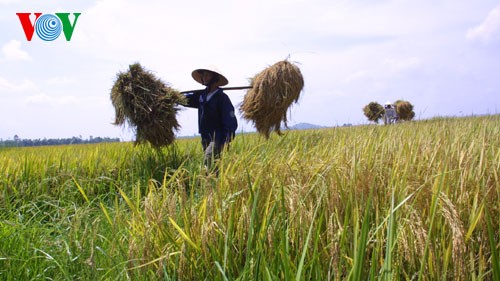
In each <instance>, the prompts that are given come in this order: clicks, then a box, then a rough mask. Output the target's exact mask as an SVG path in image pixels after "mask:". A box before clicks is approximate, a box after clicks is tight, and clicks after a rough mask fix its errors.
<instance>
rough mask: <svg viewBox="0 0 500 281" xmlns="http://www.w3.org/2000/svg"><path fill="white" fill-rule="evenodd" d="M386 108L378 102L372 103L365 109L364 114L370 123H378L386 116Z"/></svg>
mask: <svg viewBox="0 0 500 281" xmlns="http://www.w3.org/2000/svg"><path fill="white" fill-rule="evenodd" d="M384 112H385V111H384V107H383V106H381V105H380V104H379V103H378V102H374V101H372V102H370V103H369V104H367V105H365V107H363V113H364V114H365V116H366V118H368V120H369V121H373V122H375V123H378V121H379V119H380V118H382V116H383V115H384Z"/></svg>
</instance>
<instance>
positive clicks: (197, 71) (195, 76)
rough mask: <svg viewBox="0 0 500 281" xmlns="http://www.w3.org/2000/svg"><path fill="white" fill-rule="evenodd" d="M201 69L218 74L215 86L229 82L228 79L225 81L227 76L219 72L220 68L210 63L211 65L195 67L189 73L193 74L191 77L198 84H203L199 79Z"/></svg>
mask: <svg viewBox="0 0 500 281" xmlns="http://www.w3.org/2000/svg"><path fill="white" fill-rule="evenodd" d="M203 71H210V72H212V73H214V74H216V75H218V76H219V81H218V82H217V87H220V86H225V85H227V84H228V83H229V81H227V78H226V77H225V76H224V75H222V74H221V72H220V70H219V69H218V68H217V67H215V66H212V65H211V66H209V67H206V68H198V69H195V70H193V72H192V73H191V76H193V79H194V80H196V82H198V83H200V84H203V81H202V80H201V74H202V72H203Z"/></svg>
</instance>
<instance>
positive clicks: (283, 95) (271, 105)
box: [240, 60, 304, 138]
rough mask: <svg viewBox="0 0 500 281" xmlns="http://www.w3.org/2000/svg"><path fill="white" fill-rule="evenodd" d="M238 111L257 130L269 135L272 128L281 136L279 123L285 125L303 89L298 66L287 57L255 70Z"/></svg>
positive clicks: (267, 136)
mask: <svg viewBox="0 0 500 281" xmlns="http://www.w3.org/2000/svg"><path fill="white" fill-rule="evenodd" d="M250 84H251V86H252V88H251V89H250V90H248V92H247V93H246V95H245V97H244V98H243V102H242V104H241V105H240V111H241V112H242V115H243V118H245V119H247V120H250V121H252V122H253V123H254V125H255V127H256V129H257V131H258V132H259V133H260V134H262V135H264V136H265V137H266V138H269V135H270V134H271V132H272V131H275V132H276V133H277V134H278V135H281V131H280V127H281V122H283V123H284V125H285V126H287V117H286V114H287V111H288V108H289V107H290V106H291V105H292V103H293V102H295V103H297V102H298V100H299V95H300V92H301V91H302V88H304V78H303V77H302V73H301V72H300V69H299V68H298V67H297V66H296V65H294V64H292V63H290V62H288V61H287V60H283V61H279V62H277V63H275V64H273V65H271V66H270V67H268V68H266V69H264V70H263V71H262V72H260V73H258V74H257V75H255V77H253V78H252V79H251V81H250Z"/></svg>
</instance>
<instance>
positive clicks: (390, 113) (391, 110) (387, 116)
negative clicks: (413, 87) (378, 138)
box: [384, 102, 398, 125]
mask: <svg viewBox="0 0 500 281" xmlns="http://www.w3.org/2000/svg"><path fill="white" fill-rule="evenodd" d="M384 110H385V113H384V124H385V125H387V124H395V123H396V121H397V119H398V115H397V113H396V108H395V107H394V105H393V104H392V103H390V102H386V103H385V105H384Z"/></svg>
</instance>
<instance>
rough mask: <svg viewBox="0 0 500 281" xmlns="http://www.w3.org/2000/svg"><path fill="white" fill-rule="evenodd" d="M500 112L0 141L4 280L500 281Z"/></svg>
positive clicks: (0, 241)
mask: <svg viewBox="0 0 500 281" xmlns="http://www.w3.org/2000/svg"><path fill="white" fill-rule="evenodd" d="M499 121H500V117H499V116H485V117H470V118H456V119H444V118H440V119H436V120H427V121H419V122H409V123H404V124H398V125H394V126H375V125H374V126H359V127H350V128H336V129H322V130H311V131H293V132H288V133H287V134H285V135H284V136H283V137H277V136H272V137H271V138H270V139H269V140H267V141H266V140H265V139H264V138H262V137H259V136H257V135H253V134H248V135H239V136H238V137H237V138H236V140H235V141H234V143H233V144H232V145H231V149H230V150H229V151H227V152H226V153H225V154H224V156H223V159H222V161H221V163H220V165H221V169H220V175H219V177H217V178H216V177H214V176H210V175H209V176H207V175H205V172H204V169H203V168H202V153H201V145H200V144H199V140H196V139H194V140H178V141H177V142H176V144H175V145H174V146H171V147H169V148H167V149H164V150H162V151H161V152H158V151H157V150H155V149H152V148H149V147H134V146H133V145H132V144H129V143H108V144H94V145H74V146H57V147H38V148H15V149H12V148H10V149H2V150H0V209H1V210H0V279H2V280H31V279H36V280H38V279H53V280H348V279H349V280H367V279H368V280H498V279H499V276H500V272H499V271H500V270H499V268H500V265H499V258H498V250H499V247H500V240H499V237H500V227H499V223H498V219H497V218H498V217H500V204H498V202H500V200H499V199H500V198H499V196H500V181H499V178H498V176H499V173H500V150H499V149H498V148H499V147H500V138H498V136H499V135H500V122H499Z"/></svg>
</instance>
